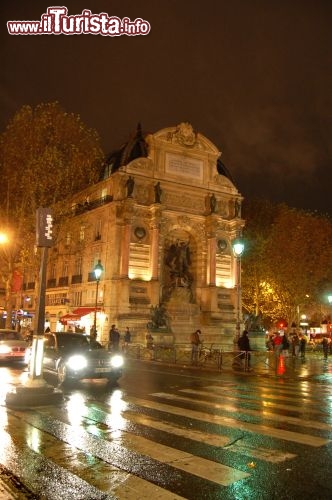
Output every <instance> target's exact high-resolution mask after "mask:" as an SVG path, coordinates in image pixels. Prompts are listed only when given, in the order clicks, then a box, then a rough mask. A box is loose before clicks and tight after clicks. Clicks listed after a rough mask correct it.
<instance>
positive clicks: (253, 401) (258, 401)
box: [179, 389, 329, 416]
mask: <svg viewBox="0 0 332 500" xmlns="http://www.w3.org/2000/svg"><path fill="white" fill-rule="evenodd" d="M179 392H180V393H184V394H197V395H199V396H210V397H213V398H215V397H216V396H217V397H220V398H222V399H223V401H236V402H237V403H239V404H240V403H241V404H248V403H249V404H251V405H262V406H264V409H265V408H270V409H279V410H288V411H296V412H298V413H300V412H302V411H303V405H302V406H294V405H291V404H290V403H284V404H281V403H277V402H275V401H268V400H267V399H265V398H264V397H263V396H261V397H255V399H251V398H246V399H243V398H239V397H238V396H230V395H228V394H224V393H222V392H221V391H215V390H208V391H205V390H196V389H180V390H179ZM290 400H291V401H292V399H291V398H290ZM307 413H312V414H313V415H321V416H322V415H326V416H329V413H327V412H323V411H321V410H318V409H317V408H316V407H308V405H306V414H307Z"/></svg>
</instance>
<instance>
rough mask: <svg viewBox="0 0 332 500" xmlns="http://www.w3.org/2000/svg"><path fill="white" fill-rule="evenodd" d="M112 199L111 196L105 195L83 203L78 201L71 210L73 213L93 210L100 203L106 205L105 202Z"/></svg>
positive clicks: (77, 213)
mask: <svg viewBox="0 0 332 500" xmlns="http://www.w3.org/2000/svg"><path fill="white" fill-rule="evenodd" d="M111 201H113V196H111V195H109V194H108V195H106V196H103V197H102V198H97V199H96V200H93V201H86V202H84V203H78V204H77V205H76V206H75V207H74V210H73V213H74V215H79V214H82V213H84V212H86V211H88V210H93V209H94V208H97V207H101V206H102V205H106V203H110V202H111Z"/></svg>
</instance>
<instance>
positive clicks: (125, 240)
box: [120, 223, 131, 278]
mask: <svg viewBox="0 0 332 500" xmlns="http://www.w3.org/2000/svg"><path fill="white" fill-rule="evenodd" d="M130 235H131V224H130V223H129V224H128V223H126V224H125V225H124V226H123V227H122V245H121V264H120V276H121V278H126V277H128V270H129V251H130Z"/></svg>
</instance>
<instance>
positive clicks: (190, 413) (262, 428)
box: [129, 396, 330, 447]
mask: <svg viewBox="0 0 332 500" xmlns="http://www.w3.org/2000/svg"><path fill="white" fill-rule="evenodd" d="M169 399H172V398H169ZM129 401H131V402H133V403H135V404H137V405H139V406H143V407H144V408H150V409H155V410H159V411H162V412H168V413H171V414H174V415H181V417H184V416H185V417H188V418H191V419H194V420H202V421H204V422H209V423H215V424H219V425H222V426H224V427H232V428H235V429H240V430H243V431H248V432H254V433H256V434H259V433H260V434H263V435H265V436H270V437H274V438H277V439H284V440H286V441H292V442H295V443H300V444H305V445H309V446H314V447H319V446H324V445H326V444H328V443H329V442H330V441H329V440H328V439H323V438H320V437H317V436H310V435H308V434H302V433H299V432H292V431H287V430H282V429H274V428H272V427H267V426H266V425H260V424H251V423H248V422H241V421H240V420H236V419H234V418H229V417H225V416H220V415H214V414H211V413H205V412H201V411H196V410H188V408H185V409H184V408H179V407H175V406H172V405H169V404H166V403H160V402H154V401H150V400H144V399H140V398H136V397H134V396H131V397H130V398H129Z"/></svg>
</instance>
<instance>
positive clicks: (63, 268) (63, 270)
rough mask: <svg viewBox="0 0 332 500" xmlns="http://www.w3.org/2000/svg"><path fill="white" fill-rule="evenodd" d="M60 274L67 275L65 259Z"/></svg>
mask: <svg viewBox="0 0 332 500" xmlns="http://www.w3.org/2000/svg"><path fill="white" fill-rule="evenodd" d="M61 275H62V276H68V262H67V261H66V260H65V261H64V262H63V263H62V274H61Z"/></svg>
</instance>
